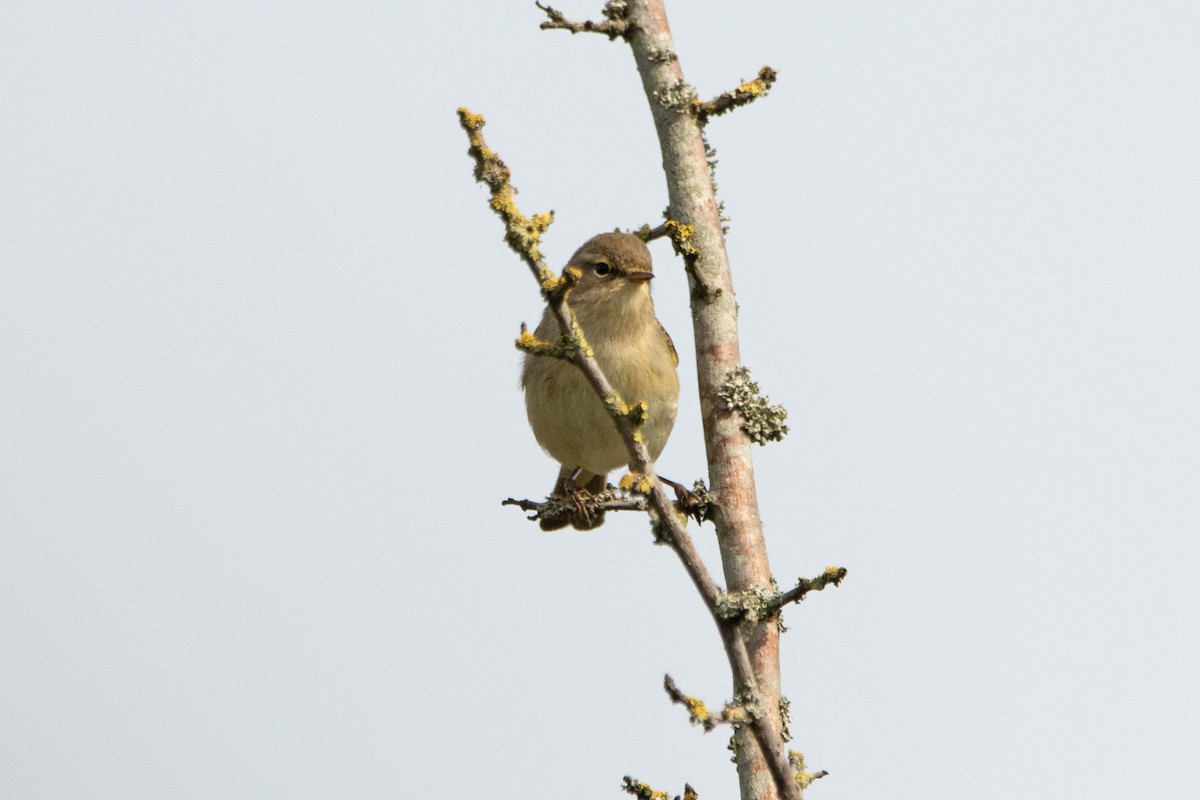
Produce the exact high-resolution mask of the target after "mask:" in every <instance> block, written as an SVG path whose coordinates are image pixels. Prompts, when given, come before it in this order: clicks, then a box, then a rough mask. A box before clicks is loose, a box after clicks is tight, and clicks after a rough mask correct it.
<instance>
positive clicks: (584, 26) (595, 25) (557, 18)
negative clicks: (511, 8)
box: [534, 3, 629, 42]
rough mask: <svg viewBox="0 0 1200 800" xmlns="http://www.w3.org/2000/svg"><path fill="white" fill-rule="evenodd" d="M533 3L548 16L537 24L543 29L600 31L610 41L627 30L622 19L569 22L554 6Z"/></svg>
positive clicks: (576, 31) (584, 31)
mask: <svg viewBox="0 0 1200 800" xmlns="http://www.w3.org/2000/svg"><path fill="white" fill-rule="evenodd" d="M534 5H536V6H537V7H538V8H540V9H541V10H542V11H544V12H546V16H547V17H549V18H550V19H549V20H548V21H546V22H543V23H542V24H541V25H540V26H539V27H540V28H541V29H542V30H544V31H551V30H560V31H570V32H571V33H602V34H604V35H605V36H607V37H608V40H609V41H610V42H611V41H612V40H613V39H616V38H619V37H623V36H624V35H625V32H626V31H628V30H629V23H628V22H627V21H625V20H624V19H620V18H617V19H613V18H609V19H606V20H604V21H603V22H592V21H591V20H590V19H589V20H584V21H583V22H571V21H570V20H568V19H567V18H566V16H564V15H563V13H562V12H561V11H559V10H558V9H556V8H552V7H551V6H548V5H542V4H541V3H534Z"/></svg>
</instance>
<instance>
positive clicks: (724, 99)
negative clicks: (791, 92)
mask: <svg viewBox="0 0 1200 800" xmlns="http://www.w3.org/2000/svg"><path fill="white" fill-rule="evenodd" d="M778 77H779V74H778V73H777V72H775V70H774V69H772V68H771V67H763V68H762V69H760V70H759V71H758V77H757V78H755V79H754V80H752V81H746V82H745V83H743V84H742V85H741V86H739V87H737V88H736V89H734V90H733V91H731V92H723V93H721V94H719V95H717V96H716V97H714V98H713V99H712V100H709V101H708V102H706V103H705V102H701V101H700V100H693V101H692V106H693V108H694V109H695V112H696V115H697V116H698V117H699V118H700V122H701V124H703V123H705V122H707V121H708V120H709V118H711V117H719V116H721V115H722V114H726V113H728V112H730V111H733V110H734V109H735V108H739V107H740V106H744V105H748V104H750V103H753V102H754V101H755V100H757V99H758V98H760V97H765V96H766V94H767V92H769V91H771V87H772V86H773V85H774V84H775V80H776V79H777V78H778Z"/></svg>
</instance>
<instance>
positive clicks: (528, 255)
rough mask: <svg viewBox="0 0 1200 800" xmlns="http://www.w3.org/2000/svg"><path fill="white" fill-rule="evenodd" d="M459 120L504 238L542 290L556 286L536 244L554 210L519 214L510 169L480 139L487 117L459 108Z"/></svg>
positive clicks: (549, 222) (552, 219)
mask: <svg viewBox="0 0 1200 800" xmlns="http://www.w3.org/2000/svg"><path fill="white" fill-rule="evenodd" d="M458 122H459V124H460V125H461V126H462V129H463V130H464V131H466V132H467V140H468V142H469V145H470V146H469V147H468V148H467V153H468V154H470V156H471V158H472V159H473V160H474V161H475V180H477V181H479V182H480V183H482V184H485V185H486V186H487V187H488V189H489V190H490V192H491V195H492V197H491V202H490V203H489V205H490V206H491V208H492V210H493V211H495V212H496V214H497V215H498V216H499V217H500V219H501V220H502V221H503V222H504V241H505V242H507V243H508V246H509V247H511V248H512V249H513V251H514V252H515V253H516V254H517V255H519V256H521V258H522V259H523V260H524V261H525V263H526V264H528V265H529V268H530V269H531V270H532V271H533V274H534V276H535V277H537V279H538V283H540V284H541V285H542V289H543V291H551V290H552V289H553V288H554V287H557V286H558V282H559V280H560V278H559V277H558V276H556V275H555V274H554V273H553V272H551V271H550V268H549V267H547V266H546V263H545V261H544V260H543V259H542V252H541V250H540V249H539V247H538V245H539V243H540V242H541V238H542V234H543V233H545V232H546V229H547V228H549V227H550V224H551V223H552V222H554V212H553V211H547V212H546V213H544V214H534V215H533V216H532V217H526V216H525V215H524V214H522V213H521V211H520V209H518V208H517V200H516V196H517V190H516V187H514V186H513V185H512V171H511V170H509V168H508V165H506V164H505V163H504V161H503V160H501V158H500V156H499V155H498V154H497V153H496V151H495V150H492V149H491V148H490V147H488V146H487V142H485V141H484V139H483V127H484V125H486V124H487V120H485V119H484V118H483V115H481V114H476V113H474V112H472V111H470V110H469V109H467V108H459V109H458Z"/></svg>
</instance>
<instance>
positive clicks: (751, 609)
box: [716, 581, 782, 625]
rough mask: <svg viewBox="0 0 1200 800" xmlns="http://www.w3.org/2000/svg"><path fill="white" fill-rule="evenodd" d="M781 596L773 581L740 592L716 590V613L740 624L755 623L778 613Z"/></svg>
mask: <svg viewBox="0 0 1200 800" xmlns="http://www.w3.org/2000/svg"><path fill="white" fill-rule="evenodd" d="M781 597H782V595H781V594H780V592H779V588H778V587H777V586H776V585H775V582H774V581H772V582H771V585H770V586H753V587H751V588H749V589H744V590H742V591H740V592H718V593H717V601H716V607H717V613H718V614H720V615H721V617H723V618H724V619H732V620H737V622H738V623H739V624H741V625H757V624H758V623H760V622H764V621H766V620H769V619H773V618H775V617H776V616H777V615H778V614H779V601H780V598H781Z"/></svg>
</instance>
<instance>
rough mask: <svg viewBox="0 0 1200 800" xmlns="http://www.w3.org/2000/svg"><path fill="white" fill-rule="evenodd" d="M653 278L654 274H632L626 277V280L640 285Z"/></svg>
mask: <svg viewBox="0 0 1200 800" xmlns="http://www.w3.org/2000/svg"><path fill="white" fill-rule="evenodd" d="M653 277H654V273H653V272H630V273H629V274H628V275H626V276H625V278H626V280H631V281H637V282H638V283H645V282H646V281H648V280H650V279H651V278H653Z"/></svg>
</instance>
